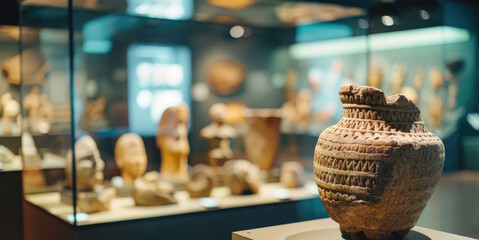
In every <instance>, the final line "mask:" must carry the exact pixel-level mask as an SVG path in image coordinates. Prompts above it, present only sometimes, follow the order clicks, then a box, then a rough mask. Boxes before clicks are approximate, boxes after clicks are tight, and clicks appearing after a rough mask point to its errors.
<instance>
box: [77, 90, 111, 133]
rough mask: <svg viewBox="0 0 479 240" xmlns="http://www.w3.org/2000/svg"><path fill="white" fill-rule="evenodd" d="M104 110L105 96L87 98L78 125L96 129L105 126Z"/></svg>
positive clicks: (105, 104)
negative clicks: (92, 98)
mask: <svg viewBox="0 0 479 240" xmlns="http://www.w3.org/2000/svg"><path fill="white" fill-rule="evenodd" d="M106 110H107V101H106V98H105V97H98V98H97V99H94V100H88V101H87V104H86V107H85V111H84V112H83V115H82V117H81V119H80V124H79V125H80V126H81V127H82V128H84V129H89V128H94V129H97V128H102V127H105V126H107V125H108V122H107V118H106Z"/></svg>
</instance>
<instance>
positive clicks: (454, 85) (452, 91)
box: [446, 58, 464, 109]
mask: <svg viewBox="0 0 479 240" xmlns="http://www.w3.org/2000/svg"><path fill="white" fill-rule="evenodd" d="M446 67H447V69H448V70H449V73H450V75H449V77H448V78H447V79H448V81H449V101H448V107H449V109H454V108H455V107H456V102H457V93H458V91H459V83H460V81H459V78H458V75H459V72H460V71H461V70H462V69H463V67H464V60H462V59H457V58H454V59H451V60H449V61H447V63H446Z"/></svg>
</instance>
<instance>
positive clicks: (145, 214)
mask: <svg viewBox="0 0 479 240" xmlns="http://www.w3.org/2000/svg"><path fill="white" fill-rule="evenodd" d="M312 185H314V183H308V184H307V185H306V186H305V187H303V188H297V189H287V190H286V189H284V188H282V187H281V185H280V184H277V183H270V184H264V185H262V187H261V190H260V193H259V194H252V195H239V196H235V195H231V194H230V191H229V189H228V188H227V187H217V188H215V189H213V192H212V195H211V198H214V199H216V201H217V203H218V207H217V208H214V209H228V208H238V207H247V206H254V205H264V204H274V203H280V202H286V201H295V200H303V199H313V198H318V196H317V194H316V193H315V192H312V191H311V186H312ZM313 188H314V187H313ZM278 190H279V191H281V192H284V191H287V192H288V193H289V198H287V199H282V198H281V197H280V198H278V196H277V195H278V194H276V192H277V191H278ZM25 198H26V200H27V201H28V202H30V203H32V204H34V205H37V206H39V207H41V208H43V209H44V210H46V211H48V212H50V213H51V214H53V215H55V216H57V217H59V218H61V219H63V220H64V221H67V222H70V221H69V220H68V218H69V217H68V216H69V215H71V214H72V212H71V210H72V208H71V206H70V205H68V204H65V203H61V202H60V193H58V192H51V193H39V194H30V195H27V196H25ZM175 198H176V199H177V200H178V203H177V204H170V205H162V206H135V203H134V201H133V199H132V198H130V197H122V198H116V199H114V200H113V201H112V203H111V209H110V210H109V211H104V212H98V213H93V214H89V220H88V221H83V222H80V221H79V222H78V223H77V224H78V225H79V226H84V225H92V224H99V223H110V222H118V221H126V220H136V219H144V218H153V217H164V216H172V215H179V214H186V213H192V212H203V211H214V209H213V210H209V209H208V208H206V207H203V206H202V205H201V203H200V201H201V200H200V199H192V198H190V197H189V195H188V193H187V192H186V191H178V192H176V193H175ZM70 223H71V222H70Z"/></svg>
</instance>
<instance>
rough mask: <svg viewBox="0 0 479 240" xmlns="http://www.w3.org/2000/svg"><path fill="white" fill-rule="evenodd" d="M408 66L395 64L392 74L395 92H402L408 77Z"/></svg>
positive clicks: (392, 84)
mask: <svg viewBox="0 0 479 240" xmlns="http://www.w3.org/2000/svg"><path fill="white" fill-rule="evenodd" d="M406 73H407V71H406V68H405V67H404V66H403V65H401V64H397V63H396V64H394V65H393V69H392V76H391V86H392V90H393V93H400V92H401V89H402V87H403V85H404V80H405V79H406Z"/></svg>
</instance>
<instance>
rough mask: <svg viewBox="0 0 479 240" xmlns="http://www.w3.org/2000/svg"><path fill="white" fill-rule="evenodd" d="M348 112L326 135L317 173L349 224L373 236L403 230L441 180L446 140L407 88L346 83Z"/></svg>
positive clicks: (328, 200)
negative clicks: (395, 91)
mask: <svg viewBox="0 0 479 240" xmlns="http://www.w3.org/2000/svg"><path fill="white" fill-rule="evenodd" d="M339 95H340V98H341V101H342V103H343V109H344V117H343V119H341V120H340V121H339V122H338V123H337V124H336V125H334V126H331V127H329V128H327V129H326V130H324V131H323V132H322V133H321V135H320V136H319V139H318V143H317V145H316V149H315V154H314V175H315V179H316V184H317V186H318V191H319V196H320V198H321V200H322V202H323V204H324V206H325V208H326V210H327V211H328V213H329V215H330V216H331V218H332V219H333V220H334V221H336V222H338V223H339V225H340V229H341V232H343V234H344V233H353V234H354V233H357V234H360V235H362V234H364V235H365V236H366V237H367V238H369V239H390V238H394V237H399V238H401V237H403V236H405V235H406V234H407V232H408V231H409V229H411V228H412V227H413V226H414V225H415V224H416V222H417V220H418V218H419V216H420V214H421V212H422V211H423V209H424V207H425V206H426V203H427V201H428V200H429V198H430V197H431V195H432V193H433V190H434V187H435V186H436V184H437V181H438V180H439V177H440V175H441V172H442V168H443V164H444V145H443V143H442V142H441V140H440V139H439V138H438V137H436V136H435V135H434V134H432V133H430V132H429V131H428V130H427V128H426V126H425V124H424V122H423V121H422V118H421V112H420V111H419V109H418V108H417V107H416V106H415V105H414V104H413V103H412V102H411V101H409V100H408V99H407V98H406V97H404V96H403V95H394V96H388V97H386V96H385V95H384V93H383V92H382V91H381V90H379V89H377V88H373V87H361V86H357V85H343V86H341V88H340V90H339Z"/></svg>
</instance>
